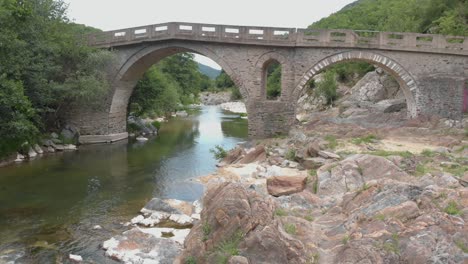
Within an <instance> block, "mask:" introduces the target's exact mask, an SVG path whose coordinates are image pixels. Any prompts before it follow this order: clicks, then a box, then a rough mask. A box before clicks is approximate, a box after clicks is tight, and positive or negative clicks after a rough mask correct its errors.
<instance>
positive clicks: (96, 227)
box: [93, 225, 102, 230]
mask: <svg viewBox="0 0 468 264" xmlns="http://www.w3.org/2000/svg"><path fill="white" fill-rule="evenodd" d="M101 229H102V226H100V225H95V226H93V230H101Z"/></svg>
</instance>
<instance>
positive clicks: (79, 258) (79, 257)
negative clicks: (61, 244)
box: [68, 254, 83, 262]
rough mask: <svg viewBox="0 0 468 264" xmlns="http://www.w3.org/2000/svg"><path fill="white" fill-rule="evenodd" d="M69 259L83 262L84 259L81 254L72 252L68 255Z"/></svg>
mask: <svg viewBox="0 0 468 264" xmlns="http://www.w3.org/2000/svg"><path fill="white" fill-rule="evenodd" d="M68 258H69V259H71V260H73V261H75V262H82V261H83V258H82V257H81V256H80V255H73V254H70V255H69V256H68Z"/></svg>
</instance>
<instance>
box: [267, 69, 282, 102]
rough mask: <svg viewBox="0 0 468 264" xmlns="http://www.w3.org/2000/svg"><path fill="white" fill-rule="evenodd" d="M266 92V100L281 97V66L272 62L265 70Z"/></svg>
mask: <svg viewBox="0 0 468 264" xmlns="http://www.w3.org/2000/svg"><path fill="white" fill-rule="evenodd" d="M266 74H267V80H266V91H267V99H268V100H276V99H277V98H278V97H280V96H281V65H280V64H279V63H277V62H272V63H270V64H269V65H268V67H267V69H266Z"/></svg>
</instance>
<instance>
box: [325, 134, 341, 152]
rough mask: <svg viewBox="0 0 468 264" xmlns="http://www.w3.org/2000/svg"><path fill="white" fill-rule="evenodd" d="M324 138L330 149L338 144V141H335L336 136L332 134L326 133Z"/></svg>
mask: <svg viewBox="0 0 468 264" xmlns="http://www.w3.org/2000/svg"><path fill="white" fill-rule="evenodd" d="M325 140H326V141H328V147H329V148H330V149H335V148H336V147H337V146H338V141H336V137H335V136H333V135H326V136H325Z"/></svg>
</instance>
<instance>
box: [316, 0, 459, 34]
mask: <svg viewBox="0 0 468 264" xmlns="http://www.w3.org/2000/svg"><path fill="white" fill-rule="evenodd" d="M467 14H468V3H467V2H466V1H465V0H391V1H389V0H361V1H358V2H355V3H353V4H351V5H349V6H347V7H345V8H343V9H342V10H341V11H339V12H337V13H335V14H333V15H331V16H329V17H327V18H323V19H321V20H320V21H318V22H316V23H314V24H312V25H311V26H310V27H311V28H324V29H354V30H375V31H391V32H420V33H436V34H438V33H440V34H446V35H467V34H468V25H467Z"/></svg>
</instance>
